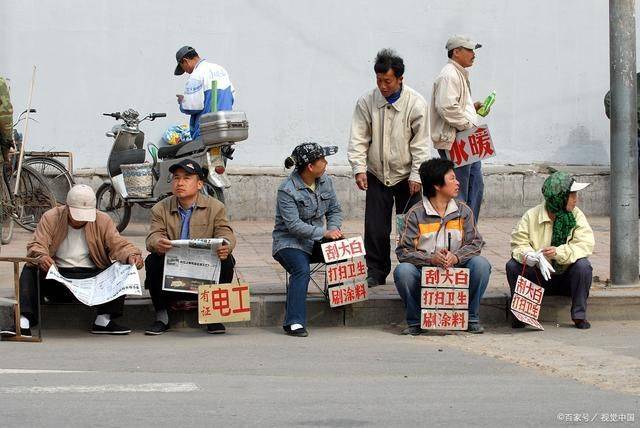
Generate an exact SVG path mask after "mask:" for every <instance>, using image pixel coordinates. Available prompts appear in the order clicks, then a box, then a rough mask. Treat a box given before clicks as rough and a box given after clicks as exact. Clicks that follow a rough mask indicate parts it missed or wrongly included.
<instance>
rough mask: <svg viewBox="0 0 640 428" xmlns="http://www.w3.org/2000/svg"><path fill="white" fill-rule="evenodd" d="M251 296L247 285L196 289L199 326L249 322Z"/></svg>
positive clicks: (207, 286) (222, 285)
mask: <svg viewBox="0 0 640 428" xmlns="http://www.w3.org/2000/svg"><path fill="white" fill-rule="evenodd" d="M250 301H251V296H250V295H249V286H248V285H247V284H213V285H201V286H199V287H198V322H199V323H200V324H211V323H218V322H220V323H227V322H239V321H249V320H250V319H251V308H250V307H249V305H250Z"/></svg>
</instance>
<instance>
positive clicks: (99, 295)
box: [47, 262, 142, 306]
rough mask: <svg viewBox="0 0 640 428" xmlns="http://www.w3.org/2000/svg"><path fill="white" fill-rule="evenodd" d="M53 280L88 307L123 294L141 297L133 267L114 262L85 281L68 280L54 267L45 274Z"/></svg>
mask: <svg viewBox="0 0 640 428" xmlns="http://www.w3.org/2000/svg"><path fill="white" fill-rule="evenodd" d="M47 279H53V280H55V281H58V282H60V283H62V284H64V285H66V286H67V288H68V289H69V290H70V291H71V292H72V293H73V295H74V296H76V299H78V300H79V301H80V302H82V303H84V304H85V305H88V306H96V305H101V304H103V303H107V302H110V301H112V300H114V299H116V298H117V297H120V296H122V295H125V294H133V295H136V296H141V295H142V289H141V287H140V277H139V276H138V270H137V269H136V267H135V266H134V265H124V264H122V263H120V262H115V263H114V264H112V265H111V266H109V267H108V268H107V269H105V270H103V271H102V272H100V273H99V274H98V275H96V276H94V277H91V278H85V279H70V278H66V277H64V276H62V275H61V274H60V272H58V269H57V268H56V266H55V265H51V267H50V268H49V271H48V272H47Z"/></svg>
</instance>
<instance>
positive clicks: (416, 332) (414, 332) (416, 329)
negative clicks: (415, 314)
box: [402, 325, 422, 336]
mask: <svg viewBox="0 0 640 428" xmlns="http://www.w3.org/2000/svg"><path fill="white" fill-rule="evenodd" d="M421 333H422V329H421V328H420V326H419V325H410V326H409V327H407V328H405V329H404V330H402V334H409V335H411V336H420V334H421Z"/></svg>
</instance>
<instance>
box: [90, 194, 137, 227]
mask: <svg viewBox="0 0 640 428" xmlns="http://www.w3.org/2000/svg"><path fill="white" fill-rule="evenodd" d="M96 208H98V209H99V210H100V211H102V212H104V213H107V214H108V215H109V217H111V220H113V224H115V225H116V229H118V232H122V231H123V230H124V229H125V228H126V227H127V225H128V224H129V219H130V218H131V204H129V203H127V202H125V201H124V200H123V199H122V197H120V195H119V194H118V192H116V189H114V188H113V185H112V184H111V183H104V184H103V185H102V186H100V187H99V188H98V191H97V192H96Z"/></svg>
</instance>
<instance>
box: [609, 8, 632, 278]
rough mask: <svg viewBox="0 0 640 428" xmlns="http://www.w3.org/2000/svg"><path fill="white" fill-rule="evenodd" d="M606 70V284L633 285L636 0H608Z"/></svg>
mask: <svg viewBox="0 0 640 428" xmlns="http://www.w3.org/2000/svg"><path fill="white" fill-rule="evenodd" d="M609 55H610V58H609V60H610V71H611V212H610V216H611V217H610V218H611V256H610V257H611V259H610V261H609V268H610V271H611V282H612V284H613V285H614V286H615V285H618V286H625V285H626V286H629V285H635V284H637V283H638V146H637V138H638V133H637V116H636V114H637V113H636V96H637V95H636V19H635V0H609Z"/></svg>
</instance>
